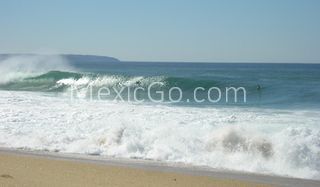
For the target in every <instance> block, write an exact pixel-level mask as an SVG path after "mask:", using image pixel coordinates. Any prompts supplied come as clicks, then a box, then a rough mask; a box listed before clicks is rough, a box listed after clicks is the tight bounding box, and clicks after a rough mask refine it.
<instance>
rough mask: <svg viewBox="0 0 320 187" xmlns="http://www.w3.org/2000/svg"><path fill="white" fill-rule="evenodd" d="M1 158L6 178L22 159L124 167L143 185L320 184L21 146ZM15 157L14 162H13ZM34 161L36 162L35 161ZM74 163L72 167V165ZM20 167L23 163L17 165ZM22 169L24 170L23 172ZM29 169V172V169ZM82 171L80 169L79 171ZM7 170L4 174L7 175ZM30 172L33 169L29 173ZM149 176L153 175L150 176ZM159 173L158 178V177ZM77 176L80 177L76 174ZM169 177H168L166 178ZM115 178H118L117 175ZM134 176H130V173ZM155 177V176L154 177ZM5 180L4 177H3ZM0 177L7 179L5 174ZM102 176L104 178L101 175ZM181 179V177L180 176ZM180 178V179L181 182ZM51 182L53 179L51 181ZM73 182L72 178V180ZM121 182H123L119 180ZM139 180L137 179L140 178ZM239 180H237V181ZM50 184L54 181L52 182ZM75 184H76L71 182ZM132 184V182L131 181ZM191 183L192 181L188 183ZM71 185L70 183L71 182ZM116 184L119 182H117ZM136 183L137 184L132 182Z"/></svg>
mask: <svg viewBox="0 0 320 187" xmlns="http://www.w3.org/2000/svg"><path fill="white" fill-rule="evenodd" d="M0 159H1V160H3V161H4V162H3V161H2V162H1V163H2V164H0V166H2V167H0V172H1V173H0V174H1V175H3V176H4V177H6V175H9V176H11V175H10V174H6V173H5V171H1V170H3V168H6V167H5V166H3V163H5V164H7V168H6V169H8V168H13V165H15V164H16V163H15V162H22V161H27V163H31V165H30V166H29V167H30V168H32V167H36V165H37V163H38V162H43V163H42V164H44V165H45V167H50V165H52V163H55V164H54V165H57V166H60V165H61V167H66V168H65V169H64V170H68V169H72V168H73V167H80V168H81V167H82V168H87V170H88V169H89V170H90V169H91V170H92V169H93V170H97V168H98V170H99V171H100V173H101V172H102V171H104V172H102V174H103V173H109V174H110V172H106V171H110V170H114V169H116V170H117V171H118V170H119V171H120V170H121V171H120V172H119V173H122V174H123V176H125V178H126V177H127V175H128V172H129V173H131V175H134V174H137V173H141V172H142V173H144V176H147V177H146V178H143V179H139V180H138V181H140V182H142V183H139V184H137V185H143V184H144V183H143V181H145V182H147V181H148V180H149V179H150V176H153V177H154V180H155V179H158V180H157V181H158V182H160V183H161V182H169V183H166V184H162V185H179V184H178V183H177V181H173V182H174V183H172V181H170V180H168V178H170V177H171V178H172V177H173V176H175V177H176V178H177V176H178V178H179V179H180V180H181V179H182V181H181V182H182V183H183V181H186V180H191V181H189V184H190V183H192V181H193V182H195V183H193V184H198V183H199V182H204V181H205V183H203V184H202V183H201V184H202V185H204V186H206V185H208V186H210V185H214V184H216V185H223V186H230V185H231V186H234V185H235V184H236V185H238V186H243V185H244V186H304V187H309V186H310V187H313V186H320V181H317V180H310V179H299V178H290V177H282V176H271V175H263V174H255V173H245V172H238V171H227V170H216V169H212V168H206V167H198V166H191V165H185V164H179V163H178V164H169V163H163V162H158V161H149V160H134V159H118V158H110V157H101V156H92V155H80V154H61V153H53V152H42V151H26V150H17V149H10V148H0ZM13 160H15V161H14V162H12V161H13ZM32 163H33V164H32ZM70 165H72V166H70ZM15 167H19V166H15ZM20 170H21V171H20ZM20 170H17V171H14V172H23V170H26V168H20ZM25 172H27V171H25ZM79 172H80V171H79ZM3 173H4V174H3ZM29 173H30V172H29ZM44 175H55V174H54V172H53V173H50V172H49V173H47V174H45V173H44ZM76 175H77V176H81V175H93V176H92V177H98V176H99V172H98V173H97V175H98V176H95V173H88V172H86V171H85V170H82V173H81V172H80V173H78V174H76ZM148 175H150V176H149V177H148ZM155 176H157V177H155ZM74 177H76V176H74ZM163 177H164V178H166V179H164V178H163ZM113 178H115V179H114V180H117V179H116V177H113ZM129 178H130V176H129ZM151 178H152V177H151ZM1 179H2V180H1ZM1 179H0V184H1V181H3V177H1ZM100 179H101V178H100ZM5 180H6V181H10V180H9V179H5ZM176 180H178V179H176ZM180 180H179V181H180ZM48 182H50V181H48ZM69 182H71V181H69ZM118 182H119V181H118ZM136 182H137V181H136ZM234 182H235V183H234ZM160 183H155V184H153V183H150V184H152V185H155V186H157V185H160ZM182 183H181V184H180V185H183V184H182ZM48 184H50V183H48ZM71 184H72V183H71ZM128 184H131V183H128ZM186 184H188V183H186ZM68 185H70V184H68ZM113 185H116V184H113ZM132 185H134V184H132Z"/></svg>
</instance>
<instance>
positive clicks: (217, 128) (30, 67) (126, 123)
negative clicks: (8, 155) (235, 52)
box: [0, 57, 320, 180]
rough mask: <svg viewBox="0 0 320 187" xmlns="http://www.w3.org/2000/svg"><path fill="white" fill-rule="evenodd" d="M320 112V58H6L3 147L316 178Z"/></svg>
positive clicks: (0, 95)
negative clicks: (264, 60)
mask: <svg viewBox="0 0 320 187" xmlns="http://www.w3.org/2000/svg"><path fill="white" fill-rule="evenodd" d="M199 87H201V89H198V90H197V91H196V92H195V89H196V88H199ZM231 87H232V88H236V89H238V88H241V90H239V92H238V93H237V96H238V97H237V101H236V100H234V98H235V94H234V92H229V93H230V94H231V95H229V100H228V101H227V100H226V97H227V91H226V89H228V88H231ZM137 88H139V90H137ZM172 88H174V89H172ZM210 88H214V89H211V90H210ZM218 89H219V90H218ZM135 90H136V92H135ZM119 92H121V93H119ZM136 100H138V101H139V102H136ZM200 101H201V102H200ZM319 121H320V64H290V63H287V64H280V63H169V62H110V63H94V62H81V63H80V62H77V61H72V62H68V61H66V60H65V59H62V58H60V57H55V58H52V57H50V59H40V60H39V59H38V58H32V59H30V58H29V57H23V58H22V57H19V58H10V59H5V60H2V61H1V62H0V147H7V148H16V149H26V150H38V151H51V152H60V153H76V154H88V155H96V156H100V157H115V158H129V159H142V160H156V161H159V162H166V163H183V164H186V165H190V166H205V167H210V168H216V169H225V170H236V171H245V172H254V173H263V174H272V175H282V176H291V177H299V178H308V179H318V180H320V162H319V160H320V126H319Z"/></svg>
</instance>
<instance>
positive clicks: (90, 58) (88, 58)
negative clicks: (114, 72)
mask: <svg viewBox="0 0 320 187" xmlns="http://www.w3.org/2000/svg"><path fill="white" fill-rule="evenodd" d="M50 55H54V56H56V55H58V56H61V57H62V58H65V59H66V60H68V61H70V62H94V63H105V62H120V60H119V59H117V58H114V57H109V56H99V55H78V54H32V53H12V54H0V60H4V59H6V58H10V57H15V56H50Z"/></svg>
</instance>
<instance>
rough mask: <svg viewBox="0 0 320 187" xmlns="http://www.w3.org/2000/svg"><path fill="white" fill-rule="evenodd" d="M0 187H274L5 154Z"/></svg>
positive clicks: (1, 161)
mask: <svg viewBox="0 0 320 187" xmlns="http://www.w3.org/2000/svg"><path fill="white" fill-rule="evenodd" d="M0 186H226V187H227V186H261V187H263V186H271V185H265V184H259V183H252V182H246V181H240V180H230V179H219V178H214V177H209V176H194V175H188V174H180V173H174V172H160V171H150V170H144V169H139V168H129V167H123V166H107V165H98V164H94V163H84V162H79V161H70V160H60V159H59V160H57V159H50V158H44V157H36V156H30V155H18V154H12V153H4V152H1V154H0Z"/></svg>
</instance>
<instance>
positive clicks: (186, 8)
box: [0, 0, 320, 62]
mask: <svg viewBox="0 0 320 187" xmlns="http://www.w3.org/2000/svg"><path fill="white" fill-rule="evenodd" d="M319 33H320V1H319V0H242V1H240V0H220V1H214V0H211V1H210V0H208V1H206V0H199V1H196V0H189V1H188V0H157V1H156V0H153V1H152V0H127V1H122V0H114V1H102V0H101V1H94V0H92V1H89V0H88V1H80V0H74V1H71V0H67V1H59V0H51V1H40V0H39V1H36V0H28V1H19V0H2V1H0V53H8V52H10V53H16V52H57V53H80V54H97V55H109V56H113V57H117V58H119V59H121V60H144V61H148V60H152V61H249V62H252V61H262V62H320V34H319Z"/></svg>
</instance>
